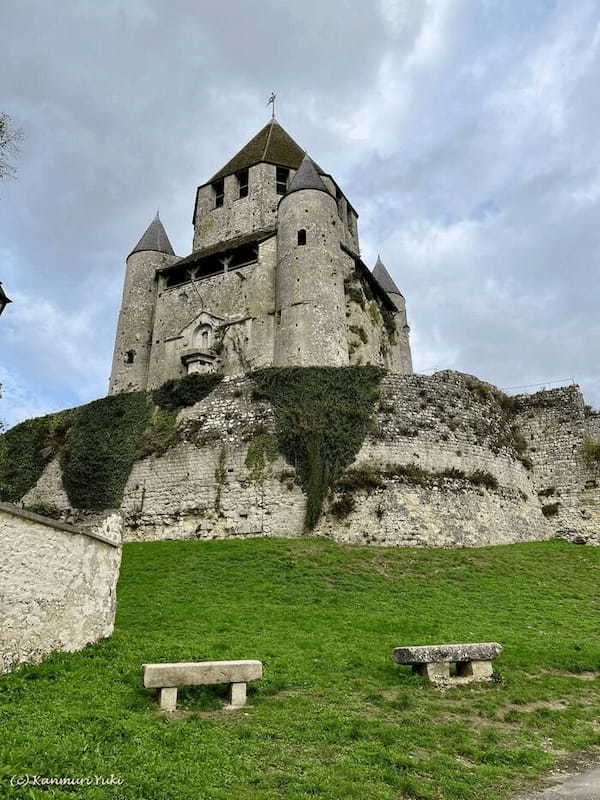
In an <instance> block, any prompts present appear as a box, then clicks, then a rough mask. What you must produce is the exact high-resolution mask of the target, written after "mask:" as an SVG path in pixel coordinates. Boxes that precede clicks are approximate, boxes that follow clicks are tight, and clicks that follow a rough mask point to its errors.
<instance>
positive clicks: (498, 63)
mask: <svg viewBox="0 0 600 800" xmlns="http://www.w3.org/2000/svg"><path fill="white" fill-rule="evenodd" d="M0 29H1V30H2V41H3V44H2V70H1V71H0V98H2V99H1V102H0V111H5V112H7V113H9V114H10V115H11V116H12V117H13V118H14V119H15V120H17V121H18V122H19V124H20V125H21V126H22V128H23V129H24V132H25V137H26V138H25V142H24V146H23V152H22V155H21V157H20V159H19V162H18V170H19V175H18V180H16V181H11V182H3V183H1V184H0V280H2V281H3V282H4V284H5V289H6V291H7V293H8V294H9V295H10V296H11V297H12V298H13V300H14V304H13V305H11V306H9V307H8V308H7V309H6V311H5V313H4V314H3V316H2V317H1V318H0V382H1V383H2V384H3V385H4V397H3V399H2V400H1V401H0V418H4V419H5V420H6V421H7V422H8V423H10V424H12V423H14V422H17V421H19V420H21V419H24V418H26V417H28V416H32V415H37V414H41V413H46V412H48V411H53V410H56V409H59V408H64V407H68V406H73V405H77V404H80V403H83V402H86V401H88V400H91V399H93V398H96V397H99V396H102V395H104V394H105V393H106V391H107V381H108V375H109V371H110V362H111V357H112V347H113V340H114V333H115V328H116V321H117V314H118V309H119V304H120V297H121V291H122V283H123V276H124V257H125V256H126V255H127V253H128V252H129V251H130V250H131V247H132V246H133V245H134V244H135V242H136V241H137V240H138V238H139V237H140V235H141V234H142V233H143V231H144V229H145V228H146V226H147V225H148V223H149V222H150V220H151V219H152V217H153V216H154V214H155V212H156V208H157V207H158V206H160V213H161V218H162V219H163V222H164V224H165V227H166V228H167V231H168V233H169V236H170V238H171V241H172V243H173V246H174V248H175V250H176V252H177V253H178V254H181V255H185V254H187V253H189V252H190V249H191V240H192V225H191V216H192V210H193V202H194V193H195V189H196V186H197V185H198V184H200V183H203V182H204V181H205V180H207V179H208V178H209V177H210V176H211V174H213V173H214V172H215V171H216V170H217V169H218V168H219V167H220V166H222V165H223V164H224V163H225V162H226V161H227V160H228V159H229V158H230V157H231V156H232V155H233V154H234V153H235V152H236V151H237V150H238V149H240V147H241V146H242V145H244V144H245V143H246V141H248V139H250V138H251V137H252V136H253V135H254V134H255V133H256V132H257V131H258V130H259V129H260V128H261V127H262V126H263V125H264V124H265V122H266V121H267V119H268V114H269V112H268V109H267V107H266V100H267V98H268V95H269V93H270V92H271V91H272V90H275V91H276V92H278V101H277V109H278V110H277V116H278V119H279V121H280V122H281V123H282V124H283V126H284V127H285V128H286V129H287V130H288V131H289V133H290V134H291V135H292V136H293V137H294V138H295V139H296V140H297V141H298V142H299V143H300V144H301V145H302V146H303V147H304V148H306V149H307V150H308V151H309V152H310V154H311V155H312V156H313V157H314V158H315V159H316V160H317V161H318V162H319V163H320V164H321V165H322V166H323V167H324V168H325V169H326V170H328V171H329V172H331V173H332V174H333V175H334V176H335V177H336V178H337V179H338V182H339V183H340V184H341V186H342V187H343V188H344V190H345V192H346V194H347V195H348V196H349V198H350V200H351V201H352V203H353V205H354V206H355V208H357V209H358V211H359V213H360V219H359V230H360V235H361V243H362V253H363V257H364V258H365V260H366V261H367V263H369V264H373V263H374V261H375V258H376V256H377V252H378V251H380V252H381V255H382V258H383V260H384V262H385V263H386V264H387V266H388V268H389V270H390V272H391V273H392V275H393V276H394V277H395V279H396V282H397V283H398V285H399V286H400V288H401V290H402V291H403V292H404V294H405V296H406V298H407V309H408V314H409V322H410V324H411V328H412V346H413V355H414V362H415V369H416V371H420V372H431V371H433V370H435V369H443V368H452V369H457V370H461V371H464V372H469V373H472V374H475V375H478V376H480V377H481V378H484V379H486V380H490V381H492V382H494V383H496V384H497V385H500V386H502V387H513V386H521V385H526V384H534V383H542V382H546V383H548V384H550V382H551V381H554V380H560V379H567V381H568V380H570V379H573V380H575V381H577V382H578V383H580V384H581V386H582V388H583V389H584V391H585V393H586V397H587V399H588V401H589V402H591V403H593V404H595V405H600V360H599V359H598V344H599V340H600V323H599V316H598V304H599V298H600V292H599V288H598V277H599V273H600V269H599V264H598V262H599V252H600V236H599V231H600V166H599V165H600V135H599V127H600V126H599V123H600V115H599V111H600V94H599V88H598V87H599V86H600V4H599V3H598V0H564V2H561V0H527V2H523V0H374V1H373V2H372V3H365V2H363V0H302V2H299V1H298V0H260V2H258V0H229V2H228V1H227V0H225V2H222V3H215V2H212V0H211V2H206V0H103V2H101V3H100V2H97V1H96V0H57V1H56V2H53V3H50V2H47V0H3V2H2V7H1V9H0Z"/></svg>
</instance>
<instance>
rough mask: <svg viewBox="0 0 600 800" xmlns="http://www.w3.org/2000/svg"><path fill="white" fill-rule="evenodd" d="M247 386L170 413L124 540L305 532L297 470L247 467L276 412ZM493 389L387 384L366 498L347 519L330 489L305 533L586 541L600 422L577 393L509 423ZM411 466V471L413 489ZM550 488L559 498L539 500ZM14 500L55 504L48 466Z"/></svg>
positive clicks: (445, 379) (366, 451)
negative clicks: (173, 421) (162, 448)
mask: <svg viewBox="0 0 600 800" xmlns="http://www.w3.org/2000/svg"><path fill="white" fill-rule="evenodd" d="M253 389H254V386H253V382H252V380H251V379H249V378H246V377H230V378H225V379H224V380H223V382H222V383H221V384H220V385H219V386H218V387H217V388H216V389H215V391H214V392H213V393H212V394H211V395H210V396H209V397H207V398H206V399H205V400H204V401H203V402H201V403H198V404H196V405H195V406H193V407H192V408H188V409H185V410H183V411H182V412H180V414H179V417H178V424H179V431H180V437H181V441H180V442H179V443H178V444H177V445H176V446H175V447H172V448H171V449H170V450H168V451H167V452H166V453H165V454H164V455H162V456H150V457H147V458H144V459H142V460H140V461H138V462H137V463H136V464H135V465H134V467H133V470H132V472H131V475H130V477H129V480H128V482H127V486H126V488H125V494H124V500H123V504H122V511H123V513H124V517H125V537H126V538H127V539H129V540H148V539H169V538H189V537H196V538H225V537H231V536H301V535H303V534H304V533H305V531H304V530H303V520H304V511H305V503H306V500H305V496H304V494H303V492H302V490H301V489H300V487H299V486H298V482H297V479H296V474H295V470H294V468H293V466H292V465H289V464H288V463H287V462H286V461H285V460H284V459H283V458H282V457H278V458H276V459H275V460H274V461H272V462H269V463H266V464H265V465H264V468H262V469H257V467H256V465H255V464H253V463H252V460H251V459H249V458H248V452H249V450H250V451H252V447H253V443H255V442H256V441H257V439H260V437H264V436H269V435H273V434H274V430H275V418H274V412H273V409H272V408H271V407H270V406H269V405H268V404H267V403H265V402H263V401H257V400H256V399H255V398H254V396H253ZM491 389H492V387H489V386H488V385H487V384H484V383H482V382H480V381H478V380H476V379H474V378H471V377H470V376H467V375H462V374H460V373H454V372H444V373H438V374H436V375H434V376H420V375H391V374H389V375H387V376H386V377H385V378H384V379H383V381H382V384H381V393H380V399H379V403H378V407H377V409H376V413H375V415H374V418H373V422H372V429H371V431H370V433H369V434H368V436H367V438H366V440H365V442H364V444H363V446H362V448H361V450H360V452H359V454H358V456H357V458H356V461H355V463H354V464H353V465H352V467H351V470H350V471H351V472H352V471H354V472H356V470H363V471H365V470H366V471H367V472H375V473H377V474H378V475H379V477H380V480H379V483H378V485H377V486H376V487H374V488H373V487H372V486H371V487H369V486H366V485H365V486H363V485H361V483H360V480H359V481H358V483H357V485H355V486H354V487H353V488H352V495H353V501H354V507H353V508H352V509H351V510H350V511H349V513H347V514H345V515H343V516H339V515H338V516H336V515H335V514H336V506H338V505H339V502H338V501H339V500H340V498H342V497H343V495H347V494H348V490H347V489H344V488H340V489H338V490H336V491H335V492H334V493H332V496H331V497H330V498H329V499H328V501H327V502H326V507H325V512H324V514H323V517H322V519H321V521H320V522H319V524H318V526H317V528H316V530H315V533H316V534H317V535H325V536H330V537H332V538H334V539H336V540H339V541H345V542H354V543H363V542H372V543H379V544H387V545H394V544H398V545H404V544H415V545H421V546H425V545H429V546H465V545H467V546H476V545H484V544H499V543H507V542H516V541H525V540H540V539H545V538H549V537H552V536H556V535H560V536H566V537H567V538H571V539H576V540H577V538H578V537H579V540H585V541H592V542H594V541H596V539H595V538H594V537H595V536H597V534H596V533H595V531H597V530H598V505H599V492H598V483H599V481H598V478H599V476H598V467H597V466H595V467H594V468H591V467H589V466H587V465H586V464H585V463H584V460H583V457H582V455H581V452H582V450H581V448H582V443H583V440H584V438H585V437H586V436H587V435H589V430H590V423H589V420H590V419H591V420H593V422H592V425H593V424H596V418H594V417H591V418H590V417H586V416H585V413H584V406H583V401H582V398H581V394H580V392H579V390H578V388H577V387H572V388H568V389H564V390H557V391H555V392H545V393H543V395H542V396H540V397H538V398H537V400H535V399H531V398H528V397H524V398H518V399H517V409H518V410H517V412H516V413H515V412H514V411H512V410H511V411H509V412H508V413H505V411H503V410H502V408H501V406H500V405H499V404H498V401H497V400H496V399H494V396H493V392H492V390H491ZM586 420H587V421H586ZM515 425H518V426H519V429H520V436H521V437H524V439H525V440H526V443H527V448H526V449H524V446H523V443H522V442H521V444H519V437H518V436H517V434H518V433H519V430H517V428H515V427H514V426H515ZM594 430H595V429H594ZM409 465H416V467H417V468H419V470H420V471H417V479H416V480H415V479H414V477H411V474H410V473H411V471H412V472H414V468H412V467H411V468H410V469H406V468H407V467H408V466H409ZM448 470H454V472H451V473H448ZM444 471H446V474H444V475H442V474H440V473H442V472H444ZM407 472H408V473H409V474H406V473H407ZM473 473H475V477H474V476H473ZM477 474H479V477H480V478H481V475H482V474H483V475H484V476H490V475H491V476H492V477H493V478H495V479H496V481H497V486H496V487H493V486H492V487H491V488H490V486H489V485H486V482H485V481H484V482H483V483H481V482H478V481H477V480H476V479H475V478H477ZM419 476H420V477H419ZM486 480H487V479H486ZM550 486H555V487H556V488H555V490H556V491H557V492H558V493H559V494H557V496H556V497H555V496H545V495H543V494H542V495H541V496H540V494H539V493H540V492H544V491H545V490H547V489H548V488H549V487H550ZM346 499H347V498H346ZM24 500H25V502H26V503H28V504H34V503H44V502H45V503H55V504H56V505H58V506H59V507H62V508H64V493H63V492H62V488H61V484H60V470H59V468H58V466H57V465H56V464H52V465H50V466H49V467H48V468H47V470H46V472H45V474H44V475H43V476H42V478H41V480H40V481H39V482H38V485H37V486H36V487H35V488H34V489H33V490H32V491H31V492H29V493H28V495H27V496H26V497H25V498H24ZM556 501H558V502H559V503H560V505H559V507H558V512H557V513H556V514H555V515H553V516H552V515H551V516H545V515H544V514H543V513H542V508H543V507H544V506H546V505H548V504H552V503H554V502H556ZM71 518H72V519H77V515H75V516H74V517H71ZM88 522H89V520H88Z"/></svg>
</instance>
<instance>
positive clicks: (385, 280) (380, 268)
mask: <svg viewBox="0 0 600 800" xmlns="http://www.w3.org/2000/svg"><path fill="white" fill-rule="evenodd" d="M373 277H374V278H375V280H376V281H377V283H378V284H379V285H380V286H381V288H382V289H383V290H384V291H385V292H387V293H388V294H399V295H400V296H401V297H402V292H401V291H400V289H399V288H398V287H397V286H396V284H395V283H394V280H393V278H392V276H391V275H390V273H389V272H388V271H387V269H386V268H385V265H384V263H383V261H382V260H381V258H380V257H379V254H377V262H376V263H375V267H374V268H373Z"/></svg>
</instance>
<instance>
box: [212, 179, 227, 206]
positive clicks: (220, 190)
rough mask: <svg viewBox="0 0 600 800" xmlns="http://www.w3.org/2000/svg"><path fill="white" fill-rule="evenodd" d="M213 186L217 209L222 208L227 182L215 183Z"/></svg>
mask: <svg viewBox="0 0 600 800" xmlns="http://www.w3.org/2000/svg"><path fill="white" fill-rule="evenodd" d="M212 186H213V191H214V193H215V208H220V207H221V206H222V205H223V200H224V199H225V180H220V181H215V182H214V183H213V185H212Z"/></svg>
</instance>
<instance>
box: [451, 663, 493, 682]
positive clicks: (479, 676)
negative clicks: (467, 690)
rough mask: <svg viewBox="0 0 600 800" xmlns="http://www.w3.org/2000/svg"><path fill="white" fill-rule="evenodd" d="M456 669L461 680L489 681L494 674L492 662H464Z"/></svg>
mask: <svg viewBox="0 0 600 800" xmlns="http://www.w3.org/2000/svg"><path fill="white" fill-rule="evenodd" d="M456 667H457V669H456V674H457V675H460V677H461V678H472V679H473V680H474V681H487V680H489V679H490V678H491V677H492V674H493V672H494V669H493V667H492V662H491V661H464V662H461V663H460V664H457V665H456Z"/></svg>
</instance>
